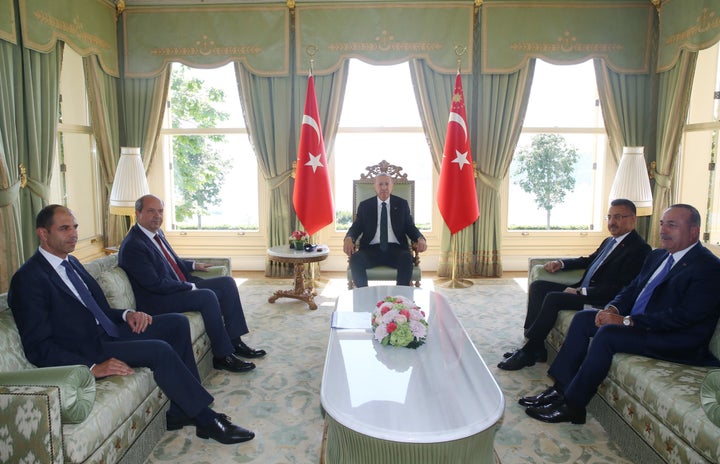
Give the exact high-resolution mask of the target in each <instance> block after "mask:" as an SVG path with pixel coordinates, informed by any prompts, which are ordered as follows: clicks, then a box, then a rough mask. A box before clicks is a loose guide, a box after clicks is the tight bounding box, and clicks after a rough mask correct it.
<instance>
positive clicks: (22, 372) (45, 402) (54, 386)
mask: <svg viewBox="0 0 720 464" xmlns="http://www.w3.org/2000/svg"><path fill="white" fill-rule="evenodd" d="M201 260H202V261H203V262H209V263H211V264H213V265H214V266H216V267H214V268H213V271H212V274H207V273H202V274H201V275H202V276H208V275H221V274H224V275H228V274H229V273H230V261H229V259H216V258H213V259H201ZM85 267H86V268H87V270H88V271H89V272H90V274H92V275H93V277H95V279H96V280H97V281H98V283H99V284H100V286H101V287H102V289H103V291H104V292H105V295H106V296H107V298H108V301H109V302H110V304H111V306H113V307H115V308H134V307H135V298H134V297H133V293H132V289H131V287H130V282H129V281H128V279H127V276H126V275H125V273H124V271H123V270H122V269H120V268H119V267H118V266H117V255H110V256H105V257H103V258H99V259H96V260H94V261H92V262H90V263H87V264H86V265H85ZM38 291H42V290H41V289H38ZM187 316H188V318H189V319H190V327H191V332H192V339H193V349H194V353H195V359H196V361H197V363H198V369H199V371H200V375H201V376H202V378H205V377H206V376H207V375H208V374H209V373H210V370H211V368H212V356H211V355H210V354H209V353H210V342H209V340H208V338H207V336H206V334H205V327H204V325H203V322H202V318H201V317H200V315H199V313H187ZM167 403H168V400H167V397H166V396H165V394H164V393H163V392H162V391H161V390H160V389H159V388H158V386H157V385H156V384H155V381H154V380H153V377H152V372H151V371H150V370H149V369H146V368H140V369H136V370H135V373H134V374H132V375H129V376H112V377H108V378H105V379H102V380H97V381H96V380H95V378H94V377H93V376H92V374H91V373H90V370H89V369H88V367H87V366H63V367H57V368H37V367H35V366H33V365H32V364H30V362H29V361H28V360H27V359H26V358H25V355H24V352H23V349H22V344H21V342H20V336H19V334H18V331H17V327H16V326H15V321H14V319H13V316H12V311H11V310H10V309H9V308H8V304H7V294H0V462H38V463H40V462H42V463H53V464H55V463H57V464H61V463H63V462H65V463H103V464H113V463H118V462H120V463H133V464H134V463H139V462H143V461H144V460H145V458H146V457H147V456H148V455H149V453H150V451H151V450H152V448H153V447H154V446H155V444H156V443H157V442H158V440H159V439H160V437H161V436H162V434H163V433H164V432H165V414H164V412H165V410H166V408H167Z"/></svg>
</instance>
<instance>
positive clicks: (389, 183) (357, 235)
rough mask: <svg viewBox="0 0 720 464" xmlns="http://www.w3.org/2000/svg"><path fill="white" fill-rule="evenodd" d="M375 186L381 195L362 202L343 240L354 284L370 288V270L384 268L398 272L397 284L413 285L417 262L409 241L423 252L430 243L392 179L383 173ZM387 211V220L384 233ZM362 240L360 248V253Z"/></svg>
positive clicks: (378, 194)
mask: <svg viewBox="0 0 720 464" xmlns="http://www.w3.org/2000/svg"><path fill="white" fill-rule="evenodd" d="M373 186H374V188H375V193H377V196H374V197H372V198H368V199H367V200H364V201H362V202H360V204H359V205H358V210H357V215H356V218H355V221H354V222H353V223H352V225H351V226H350V229H348V232H347V234H345V239H344V241H343V251H344V252H345V254H347V255H348V256H349V257H350V271H351V273H352V278H353V282H354V283H355V286H356V287H367V285H368V279H367V269H368V268H371V267H375V266H382V265H384V266H390V267H394V268H395V269H397V277H396V282H395V283H396V284H397V285H410V280H411V279H412V268H413V261H412V254H411V253H410V250H409V249H408V246H407V240H408V238H409V239H410V240H411V241H413V242H417V250H418V252H420V253H422V252H423V251H425V250H426V249H427V242H426V241H425V237H423V235H422V234H421V233H420V231H419V230H418V228H417V227H415V223H414V222H413V218H412V214H411V213H410V205H408V202H407V201H406V200H404V199H402V198H400V197H398V196H395V195H392V190H393V180H392V178H391V177H390V176H388V175H387V174H379V175H378V176H376V177H375V179H374V181H373ZM383 208H384V210H385V211H386V213H385V221H387V226H386V227H385V228H384V230H383V227H382V224H384V223H385V222H384V220H383V218H382V217H383ZM358 239H360V247H359V249H358V250H357V251H356V250H355V242H356V241H357V240H358ZM383 242H385V243H383Z"/></svg>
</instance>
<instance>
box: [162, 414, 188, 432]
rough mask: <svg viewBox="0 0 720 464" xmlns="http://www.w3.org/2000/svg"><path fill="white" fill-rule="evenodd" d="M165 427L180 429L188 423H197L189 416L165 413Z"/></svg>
mask: <svg viewBox="0 0 720 464" xmlns="http://www.w3.org/2000/svg"><path fill="white" fill-rule="evenodd" d="M165 423H166V426H165V428H166V429H167V430H180V429H181V428H183V427H185V426H186V425H195V421H193V420H192V419H190V418H189V417H187V416H175V415H171V414H168V413H165Z"/></svg>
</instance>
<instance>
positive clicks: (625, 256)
mask: <svg viewBox="0 0 720 464" xmlns="http://www.w3.org/2000/svg"><path fill="white" fill-rule="evenodd" d="M636 219H637V217H636V209H635V204H634V203H633V202H632V201H630V200H626V199H616V200H613V201H612V202H611V203H610V209H609V210H608V215H607V228H608V231H609V232H610V234H611V236H610V237H608V238H606V239H605V240H603V242H602V243H601V244H600V247H599V248H598V249H597V250H595V252H594V253H593V254H591V255H590V256H587V257H580V258H574V259H566V260H555V261H550V262H549V263H546V264H545V266H544V267H545V270H546V271H548V272H551V273H553V272H559V271H562V270H570V269H583V268H584V269H585V273H584V274H583V278H582V279H581V280H580V281H579V282H577V283H575V284H574V285H570V286H566V285H564V284H559V283H556V282H549V281H546V280H536V281H535V282H533V283H532V284H530V288H529V289H528V306H527V315H526V316H525V337H526V338H527V342H526V343H525V345H524V346H523V347H522V348H520V349H519V350H516V351H515V352H510V353H505V355H504V356H505V357H506V358H507V359H505V360H503V361H501V362H500V363H499V364H498V367H499V368H500V369H503V370H507V371H516V370H519V369H522V368H523V367H527V366H532V365H534V364H535V362H545V361H546V360H547V351H546V349H545V337H547V335H548V334H549V333H550V330H552V328H553V325H554V324H555V320H556V319H557V314H558V312H559V311H561V310H563V309H568V310H573V311H578V310H580V309H582V308H583V307H584V305H586V304H587V305H592V306H598V307H602V306H604V305H605V304H606V303H607V302H608V301H610V299H611V298H612V297H614V296H615V295H616V294H617V292H619V291H620V289H621V288H622V287H623V286H624V285H627V284H628V283H630V281H631V280H632V279H633V278H635V276H636V275H637V273H638V272H639V271H640V267H641V266H642V263H643V261H644V260H645V257H646V256H647V254H648V253H650V246H649V245H648V244H647V243H646V242H645V240H643V239H642V237H640V235H639V234H638V233H637V232H636V231H635V222H636Z"/></svg>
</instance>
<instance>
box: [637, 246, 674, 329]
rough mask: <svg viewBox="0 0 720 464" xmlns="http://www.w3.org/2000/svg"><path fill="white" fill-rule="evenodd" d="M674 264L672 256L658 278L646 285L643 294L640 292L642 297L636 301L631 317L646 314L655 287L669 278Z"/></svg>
mask: <svg viewBox="0 0 720 464" xmlns="http://www.w3.org/2000/svg"><path fill="white" fill-rule="evenodd" d="M674 262H675V260H674V259H673V256H672V255H670V256H669V257H668V259H667V262H666V263H665V267H663V268H662V270H661V271H660V272H659V273H658V275H657V276H655V278H654V279H653V280H651V281H650V282H648V283H647V285H645V288H644V289H643V291H642V292H640V295H639V296H638V297H637V300H635V304H634V305H633V307H632V310H631V311H630V315H631V316H635V315H636V314H643V313H644V312H645V307H646V306H647V304H648V301H650V297H651V296H652V294H653V290H655V287H657V286H658V285H660V282H662V281H663V280H665V277H667V275H668V273H669V272H670V268H671V267H672V265H673V263H674Z"/></svg>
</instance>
